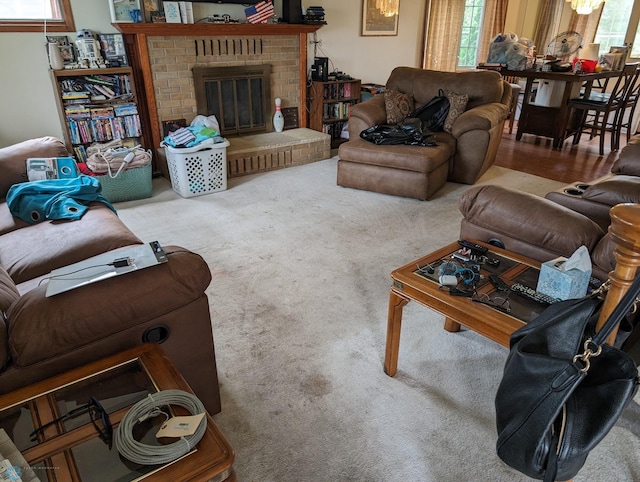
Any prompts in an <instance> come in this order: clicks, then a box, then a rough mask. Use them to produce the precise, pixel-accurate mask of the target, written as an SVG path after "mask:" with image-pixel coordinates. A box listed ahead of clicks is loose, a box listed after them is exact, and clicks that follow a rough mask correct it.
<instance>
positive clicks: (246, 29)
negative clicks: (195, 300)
mask: <svg viewBox="0 0 640 482" xmlns="http://www.w3.org/2000/svg"><path fill="white" fill-rule="evenodd" d="M111 25H113V27H115V28H116V29H118V30H119V31H120V32H122V33H123V34H130V35H163V36H176V35H179V36H198V35H299V34H305V35H306V34H308V33H312V32H315V31H316V30H318V29H319V28H320V27H322V25H321V24H288V23H279V24H268V23H258V24H252V23H112V24H111Z"/></svg>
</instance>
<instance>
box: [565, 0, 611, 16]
mask: <svg viewBox="0 0 640 482" xmlns="http://www.w3.org/2000/svg"><path fill="white" fill-rule="evenodd" d="M606 1H607V0H567V2H571V8H573V9H574V10H575V11H576V12H577V13H579V14H580V15H589V14H590V13H591V12H593V11H594V10H597V9H598V8H599V7H600V4H601V3H604V2H606Z"/></svg>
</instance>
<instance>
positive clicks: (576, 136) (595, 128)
mask: <svg viewBox="0 0 640 482" xmlns="http://www.w3.org/2000/svg"><path fill="white" fill-rule="evenodd" d="M638 65H639V64H638V63H633V64H626V65H625V66H624V68H623V69H622V71H621V72H620V76H619V77H617V78H616V81H615V85H614V86H613V89H612V90H611V92H591V93H590V94H589V96H588V97H579V98H575V99H570V100H569V108H570V109H571V111H572V112H578V116H577V124H576V125H577V127H574V128H573V132H570V133H568V135H567V137H568V136H570V135H571V134H573V144H578V142H580V137H581V136H582V134H583V133H585V132H588V133H589V135H590V137H589V138H590V139H593V138H594V137H596V136H600V148H599V153H600V155H601V156H602V155H604V138H605V133H606V132H610V133H611V150H612V151H615V150H617V149H618V148H619V145H620V130H619V129H620V128H621V126H620V122H619V114H620V112H621V109H622V108H623V106H624V101H625V98H626V96H627V93H628V91H629V89H631V87H632V86H633V85H634V84H635V81H636V79H637V78H638Z"/></svg>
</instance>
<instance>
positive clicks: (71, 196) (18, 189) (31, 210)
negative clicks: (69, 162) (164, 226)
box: [7, 176, 116, 224]
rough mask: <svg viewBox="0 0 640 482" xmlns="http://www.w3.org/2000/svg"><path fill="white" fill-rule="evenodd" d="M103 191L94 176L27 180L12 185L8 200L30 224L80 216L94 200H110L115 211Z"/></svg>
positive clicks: (19, 215)
mask: <svg viewBox="0 0 640 482" xmlns="http://www.w3.org/2000/svg"><path fill="white" fill-rule="evenodd" d="M101 192H102V186H101V185H100V181H99V180H98V179H96V178H95V177H91V176H79V177H75V178H73V179H47V180H44V181H32V182H23V183H20V184H14V185H13V186H11V187H10V188H9V192H8V193H7V204H8V206H9V210H10V211H11V214H12V215H13V216H15V217H17V218H20V219H22V220H23V221H26V222H27V223H29V224H35V223H38V222H40V221H44V220H45V219H51V220H53V219H70V220H76V219H80V218H81V217H82V216H83V215H84V213H85V212H86V211H87V209H89V203H91V202H94V201H98V202H101V203H104V204H106V205H107V206H108V207H109V208H110V209H111V210H112V211H113V212H114V213H115V212H116V210H115V208H114V207H113V206H112V205H111V203H110V202H109V201H108V200H107V199H106V198H105V197H104V196H103V195H102V194H101Z"/></svg>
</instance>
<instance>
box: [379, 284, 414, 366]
mask: <svg viewBox="0 0 640 482" xmlns="http://www.w3.org/2000/svg"><path fill="white" fill-rule="evenodd" d="M407 303H409V299H408V298H405V297H404V296H401V295H400V294H399V293H397V292H396V291H394V290H393V289H391V291H390V292H389V315H388V319H387V347H386V349H385V354H384V371H385V373H386V374H387V375H389V376H390V377H392V376H394V375H395V374H396V373H397V371H398V352H399V351H400V328H401V326H402V308H403V307H404V305H406V304H407Z"/></svg>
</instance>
